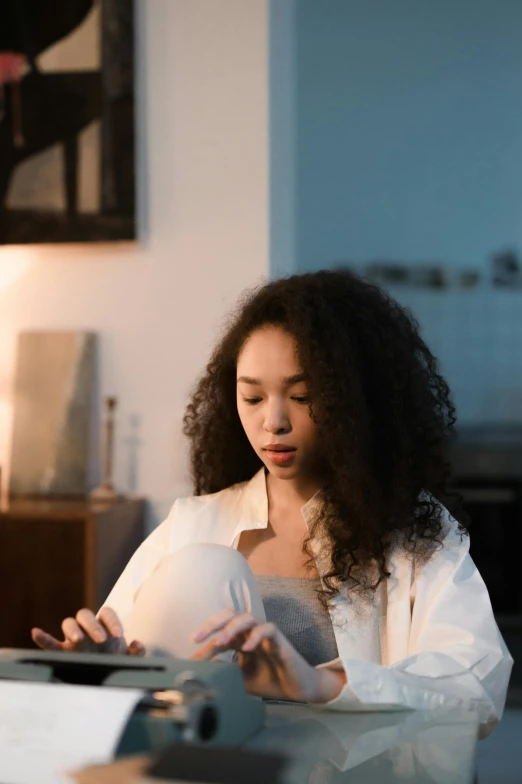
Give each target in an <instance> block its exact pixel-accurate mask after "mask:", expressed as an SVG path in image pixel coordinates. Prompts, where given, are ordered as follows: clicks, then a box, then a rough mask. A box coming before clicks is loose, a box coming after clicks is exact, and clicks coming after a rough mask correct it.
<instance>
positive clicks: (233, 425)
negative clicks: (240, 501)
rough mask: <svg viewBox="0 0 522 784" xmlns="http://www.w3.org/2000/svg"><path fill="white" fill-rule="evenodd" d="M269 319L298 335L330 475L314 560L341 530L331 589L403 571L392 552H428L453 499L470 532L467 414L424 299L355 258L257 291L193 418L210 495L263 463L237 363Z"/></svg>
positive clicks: (236, 320) (361, 586) (189, 423)
mask: <svg viewBox="0 0 522 784" xmlns="http://www.w3.org/2000/svg"><path fill="white" fill-rule="evenodd" d="M269 325H270V326H278V327H281V328H283V329H284V330H285V331H287V332H288V333H289V334H290V335H292V336H293V337H294V338H295V340H296V343H297V354H298V358H299V361H300V363H301V366H302V369H303V371H304V372H305V374H306V377H307V384H308V394H309V395H310V398H311V401H312V402H311V404H310V415H311V416H312V418H313V419H314V421H315V422H316V423H317V427H318V429H319V434H318V435H319V439H318V440H319V443H320V444H321V447H320V448H321V460H322V464H323V465H324V466H325V475H326V476H327V477H328V478H327V481H326V483H325V484H324V485H323V488H322V490H323V494H322V497H323V499H324V503H323V504H322V509H321V511H320V514H319V516H318V518H317V520H316V521H315V522H314V524H313V526H312V528H311V530H310V532H309V536H308V538H307V539H306V541H305V543H304V545H303V550H304V552H305V554H307V555H308V556H309V561H308V563H309V564H310V563H311V562H312V560H313V559H312V555H311V551H310V542H311V540H312V539H313V538H314V537H316V536H317V537H321V539H322V541H324V542H328V544H329V550H330V568H329V570H328V572H327V574H326V575H324V583H325V586H326V587H325V594H326V595H327V596H328V597H333V596H335V595H336V594H337V593H338V592H339V587H340V583H342V582H344V581H348V585H349V586H350V587H351V588H357V590H358V592H360V593H361V594H363V595H365V596H366V597H368V596H371V595H373V594H374V591H375V589H376V588H377V586H378V585H379V583H380V582H381V581H382V579H383V578H384V577H388V576H390V572H389V571H388V570H387V556H388V555H389V554H390V551H391V550H392V549H393V548H395V547H397V545H398V543H399V542H400V545H401V546H402V547H404V548H406V550H407V551H408V552H410V553H412V554H415V556H416V557H417V556H420V557H421V558H422V559H427V558H429V557H430V555H431V554H432V553H433V552H434V550H435V549H437V547H438V546H440V545H441V544H442V540H443V536H444V531H443V509H442V507H441V506H440V504H441V503H442V504H444V505H445V506H446V508H448V509H449V511H450V512H451V513H452V514H453V516H454V517H455V518H457V519H458V520H460V521H461V522H459V523H458V528H459V531H460V533H461V535H465V534H466V533H467V530H466V527H465V525H464V522H462V521H463V520H464V521H465V520H466V516H465V514H464V513H463V511H462V507H461V503H460V501H461V499H460V497H459V496H458V495H457V494H456V493H453V492H451V491H450V489H449V480H450V466H449V462H448V460H447V445H448V441H449V438H450V437H451V436H452V435H453V432H454V431H453V426H454V424H455V421H456V417H455V408H454V406H453V404H452V402H451V399H450V391H449V388H448V385H447V383H446V381H445V380H444V378H443V377H442V376H441V374H440V372H439V367H438V363H437V360H436V359H435V357H434V356H433V354H432V353H431V351H430V350H429V349H428V347H427V346H426V344H425V343H424V341H423V340H422V338H421V337H420V334H419V325H418V323H417V322H416V320H415V319H414V318H413V316H412V314H411V312H410V311H409V310H407V309H405V308H403V307H401V306H400V305H399V304H398V303H397V302H396V301H395V300H394V299H393V298H392V297H390V296H389V295H388V294H387V293H385V292H384V291H382V290H381V289H380V288H378V287H377V286H375V285H373V284H371V283H368V282H366V281H364V280H362V279H361V278H359V277H358V276H357V275H355V274H354V273H353V272H351V271H350V270H349V269H347V268H344V267H340V268H336V269H330V270H321V271H319V272H313V273H304V274H298V275H292V276H290V277H285V278H280V279H277V280H273V281H270V282H268V283H266V284H264V285H260V286H257V287H254V288H253V289H250V290H247V291H246V292H245V293H244V294H243V295H242V297H241V298H240V300H239V303H238V306H237V308H236V309H235V310H234V311H233V313H232V314H231V315H230V317H229V318H228V319H227V321H226V323H225V327H224V331H223V334H222V335H221V336H220V340H219V342H218V345H217V347H216V348H215V350H214V352H213V354H212V356H211V358H210V361H209V362H208V364H207V367H206V370H205V372H204V373H203V375H202V376H201V378H200V379H199V381H198V382H197V384H196V386H195V388H194V390H193V393H192V396H191V399H190V402H189V404H188V406H187V409H186V412H185V416H184V420H183V425H184V427H183V432H184V433H185V435H187V436H188V437H189V439H190V442H191V452H190V456H191V469H192V476H193V482H194V491H195V493H196V495H201V494H203V493H215V492H217V491H219V490H222V489H224V488H226V487H229V486H230V485H233V484H236V483H239V482H243V481H245V480H249V479H251V478H252V476H253V475H254V474H255V473H256V472H257V471H258V470H259V469H260V468H261V467H262V465H263V463H262V462H261V459H260V458H259V457H258V455H257V454H256V453H255V451H254V450H253V448H252V446H251V445H250V443H249V441H248V439H247V437H246V435H245V432H244V430H243V427H242V425H241V422H240V419H239V414H238V411H237V403H236V364H237V359H238V355H239V353H240V350H241V348H242V346H243V344H244V342H245V341H246V339H247V338H248V337H249V336H250V335H251V334H252V332H254V331H255V330H257V329H259V328H262V327H266V326H269ZM438 502H440V503H438ZM457 513H458V517H457Z"/></svg>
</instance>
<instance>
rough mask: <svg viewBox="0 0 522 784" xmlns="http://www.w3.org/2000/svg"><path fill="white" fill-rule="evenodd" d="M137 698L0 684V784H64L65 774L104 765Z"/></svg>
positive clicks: (136, 694)
mask: <svg viewBox="0 0 522 784" xmlns="http://www.w3.org/2000/svg"><path fill="white" fill-rule="evenodd" d="M143 693H144V692H143V691H141V690H139V689H111V688H105V687H99V686H73V685H69V684H61V683H60V684H52V683H27V682H25V681H0V781H1V782H2V784H70V782H72V781H73V779H72V778H71V777H70V776H69V775H68V773H67V772H68V771H71V770H74V769H77V768H79V767H81V766H82V765H87V764H91V763H102V762H108V761H109V760H110V759H111V758H112V757H113V755H114V752H115V751H116V747H117V744H118V742H119V739H120V736H121V734H122V732H123V729H124V727H125V725H126V723H127V721H128V718H129V716H130V714H131V712H132V710H133V709H134V707H135V706H136V704H137V703H138V702H139V700H140V699H141V697H142V696H143Z"/></svg>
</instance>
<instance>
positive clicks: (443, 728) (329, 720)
mask: <svg viewBox="0 0 522 784" xmlns="http://www.w3.org/2000/svg"><path fill="white" fill-rule="evenodd" d="M477 733H478V719H477V716H476V714H475V713H474V712H473V711H465V710H457V709H452V710H443V709H440V710H437V711H396V712H386V713H338V712H333V711H325V710H324V709H319V708H314V707H311V706H305V705H289V704H287V705H282V704H268V705H267V721H266V726H265V729H264V730H263V731H262V732H261V733H259V734H258V735H256V736H255V737H254V738H253V739H252V740H250V741H249V742H248V743H247V744H245V745H246V747H247V748H250V749H253V750H254V749H256V750H258V751H267V752H268V751H274V752H278V753H281V754H282V755H283V756H285V757H286V758H287V764H286V767H285V770H284V774H283V777H282V780H283V781H284V783H285V784H340V782H348V781H349V782H350V784H363V783H364V784H392V782H393V784H406V782H409V783H412V782H415V784H472V782H473V780H474V776H475V749H476V744H477Z"/></svg>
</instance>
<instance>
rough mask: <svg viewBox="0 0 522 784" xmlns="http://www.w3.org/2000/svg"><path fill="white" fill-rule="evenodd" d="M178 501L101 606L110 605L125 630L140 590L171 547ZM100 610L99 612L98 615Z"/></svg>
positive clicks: (140, 549)
mask: <svg viewBox="0 0 522 784" xmlns="http://www.w3.org/2000/svg"><path fill="white" fill-rule="evenodd" d="M177 503H178V502H177V501H175V502H174V504H173V506H172V508H171V510H170V512H169V514H168V517H167V518H166V520H164V521H163V522H162V523H161V524H160V525H159V526H158V527H157V528H155V529H154V531H153V532H152V533H151V534H149V536H148V537H147V538H146V539H145V541H144V542H142V544H141V545H140V546H139V547H138V549H137V550H136V552H135V553H134V555H133V556H132V557H131V559H130V561H129V562H128V564H127V566H126V567H125V569H124V570H123V572H122V573H121V575H120V576H119V578H118V580H117V581H116V584H115V585H114V588H113V589H112V591H111V592H110V594H109V595H108V597H107V599H106V600H105V601H104V603H103V605H102V607H100V611H101V609H102V608H103V607H110V608H111V609H112V610H114V612H115V613H116V615H117V616H118V618H119V619H120V621H121V622H122V624H123V628H124V629H125V623H126V621H127V619H128V617H129V615H130V613H131V611H132V607H133V605H134V597H135V596H136V593H137V591H138V589H139V588H140V587H141V585H142V584H143V583H144V582H145V580H146V579H147V578H148V577H150V575H151V574H152V572H153V571H154V570H155V569H156V567H157V566H158V564H159V562H160V561H161V559H162V558H163V557H164V556H165V555H166V554H167V553H168V552H169V550H170V548H171V538H172V537H171V531H172V521H173V518H174V515H175V513H176V508H177ZM100 611H98V614H99V612H100Z"/></svg>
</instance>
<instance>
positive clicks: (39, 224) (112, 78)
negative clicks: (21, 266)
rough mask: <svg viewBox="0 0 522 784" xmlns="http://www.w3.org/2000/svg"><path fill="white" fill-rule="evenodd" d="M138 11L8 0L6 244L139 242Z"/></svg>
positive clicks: (1, 208)
mask: <svg viewBox="0 0 522 784" xmlns="http://www.w3.org/2000/svg"><path fill="white" fill-rule="evenodd" d="M133 5H134V3H133V0H2V2H1V3H0V244H20V243H40V242H53V243H55V242H58V243H59V242H106V241H111V240H130V239H134V238H135V236H136V234H135V152H134V22H133V15H134V14H133V12H134V8H133Z"/></svg>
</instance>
